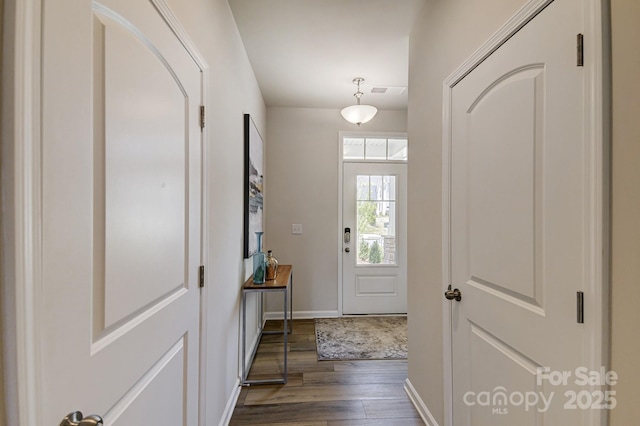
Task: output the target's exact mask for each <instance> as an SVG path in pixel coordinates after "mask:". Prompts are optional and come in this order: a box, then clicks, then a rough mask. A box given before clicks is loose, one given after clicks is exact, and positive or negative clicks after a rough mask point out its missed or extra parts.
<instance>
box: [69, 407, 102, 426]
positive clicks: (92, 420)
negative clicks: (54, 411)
mask: <svg viewBox="0 0 640 426" xmlns="http://www.w3.org/2000/svg"><path fill="white" fill-rule="evenodd" d="M60 426H102V417H100V416H96V415H95V414H92V415H90V416H87V417H82V413H81V412H80V411H76V412H73V413H69V414H68V415H67V416H66V417H65V418H64V419H62V423H60Z"/></svg>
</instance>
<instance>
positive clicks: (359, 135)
mask: <svg viewBox="0 0 640 426" xmlns="http://www.w3.org/2000/svg"><path fill="white" fill-rule="evenodd" d="M349 137H354V138H367V137H369V138H375V137H380V138H408V134H407V133H406V132H374V131H369V132H364V131H363V132H358V131H354V132H349V131H339V132H338V229H337V236H338V246H337V247H338V252H337V253H338V310H337V313H338V316H339V317H341V316H342V315H343V310H342V291H343V283H342V281H343V280H342V272H343V271H342V268H343V260H342V247H343V242H342V231H343V229H344V223H343V220H342V204H343V203H342V196H343V190H342V188H343V182H342V179H343V175H344V167H343V164H344V163H345V162H348V163H387V164H388V163H399V164H409V160H408V159H407V161H386V160H385V161H373V160H349V161H344V159H343V155H344V146H343V143H342V141H343V139H344V138H349Z"/></svg>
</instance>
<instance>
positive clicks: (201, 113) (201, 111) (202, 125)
mask: <svg viewBox="0 0 640 426" xmlns="http://www.w3.org/2000/svg"><path fill="white" fill-rule="evenodd" d="M200 129H204V105H200Z"/></svg>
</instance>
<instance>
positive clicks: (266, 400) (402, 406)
mask: <svg viewBox="0 0 640 426" xmlns="http://www.w3.org/2000/svg"><path fill="white" fill-rule="evenodd" d="M293 325H294V327H293V334H292V335H290V336H289V341H290V346H289V361H288V364H289V382H288V383H287V384H286V385H269V386H253V387H245V388H243V389H242V391H241V393H240V397H239V398H238V402H237V404H236V408H235V410H234V413H233V417H232V418H231V422H230V425H272V426H273V425H289V426H293V425H298V426H301V425H306V426H356V425H358V426H359V425H380V426H382V425H384V426H413V425H415V426H418V425H423V423H422V420H421V419H420V417H419V415H418V412H417V411H416V409H415V408H414V407H413V405H412V404H411V401H410V400H409V397H408V396H407V394H406V392H405V391H404V389H403V386H404V382H405V379H406V377H407V361H406V360H402V361H391V360H389V361H318V360H317V352H316V341H315V327H314V320H294V323H293ZM278 327H280V328H281V327H282V321H279V322H278V321H269V322H267V325H266V327H265V328H266V330H270V329H271V330H274V329H278ZM281 352H282V336H279V335H265V336H263V338H262V341H261V342H260V346H259V348H258V352H257V354H256V358H255V360H254V362H253V368H252V369H251V373H250V375H249V378H251V379H257V378H262V376H264V377H274V376H276V377H277V376H278V375H280V374H281V372H282V353H281Z"/></svg>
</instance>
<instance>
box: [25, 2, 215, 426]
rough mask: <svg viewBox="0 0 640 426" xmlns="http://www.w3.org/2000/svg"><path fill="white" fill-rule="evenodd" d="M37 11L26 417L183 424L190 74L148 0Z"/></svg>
mask: <svg viewBox="0 0 640 426" xmlns="http://www.w3.org/2000/svg"><path fill="white" fill-rule="evenodd" d="M43 5H44V9H43V36H42V41H43V47H42V49H43V50H42V51H43V55H42V67H43V68H42V69H43V71H42V72H43V78H42V82H43V83H42V84H43V86H42V152H43V154H42V174H43V179H42V210H43V212H42V277H41V281H42V287H41V288H40V289H39V290H40V293H39V294H38V295H37V296H36V298H37V302H38V306H39V308H40V309H39V312H38V314H37V318H38V330H39V332H38V335H39V339H38V341H37V342H36V345H37V348H38V349H37V353H38V354H39V356H40V365H41V368H42V371H41V373H42V374H41V377H39V378H38V380H40V386H39V389H40V408H41V410H42V411H41V413H39V415H38V417H39V418H40V420H41V423H40V424H42V425H45V424H46V425H58V424H60V421H61V420H62V418H63V417H64V416H65V415H67V414H68V413H70V412H73V411H82V412H83V414H84V415H85V416H86V415H88V414H97V415H101V416H103V418H104V420H105V425H109V426H133V425H172V426H173V425H189V426H195V425H196V424H197V423H198V359H199V333H200V330H199V313H200V305H199V304H200V296H199V287H198V267H199V265H200V261H201V248H200V245H201V235H200V230H201V214H202V212H201V210H202V208H201V175H202V170H201V131H200V128H199V107H200V104H201V99H202V96H201V93H202V85H201V70H200V69H199V67H198V66H197V65H196V63H195V62H194V60H193V59H192V57H191V56H190V54H189V52H188V51H187V50H186V48H185V47H184V46H183V44H182V42H181V40H180V39H178V37H177V36H176V34H175V33H174V31H173V30H172V29H171V28H170V27H169V25H168V24H167V21H165V19H164V18H163V16H162V15H161V14H160V12H159V10H160V8H156V6H154V4H153V3H152V2H141V1H133V2H128V1H117V0H105V1H102V2H93V3H92V2H90V1H72V2H68V1H58V0H52V1H46V2H43ZM165 14H166V13H165Z"/></svg>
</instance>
